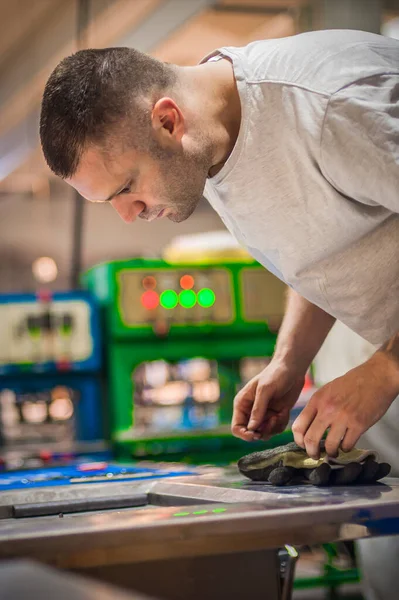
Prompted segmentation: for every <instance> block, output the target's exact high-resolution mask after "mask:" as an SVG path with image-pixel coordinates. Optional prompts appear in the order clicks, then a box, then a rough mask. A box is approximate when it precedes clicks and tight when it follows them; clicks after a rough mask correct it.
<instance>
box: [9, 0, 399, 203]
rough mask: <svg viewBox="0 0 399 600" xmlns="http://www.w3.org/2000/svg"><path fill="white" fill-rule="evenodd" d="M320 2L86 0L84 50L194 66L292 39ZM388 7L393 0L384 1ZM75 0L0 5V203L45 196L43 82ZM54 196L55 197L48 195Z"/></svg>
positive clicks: (69, 37)
mask: <svg viewBox="0 0 399 600" xmlns="http://www.w3.org/2000/svg"><path fill="white" fill-rule="evenodd" d="M319 1H320V0H91V2H90V3H89V15H88V16H89V18H88V23H89V24H88V26H87V28H86V29H85V30H84V31H83V32H82V33H81V40H82V42H81V43H82V44H83V46H84V47H105V46H134V47H135V48H138V49H139V50H142V51H145V52H149V53H151V54H153V55H154V56H156V57H157V58H159V59H161V60H165V61H168V62H173V63H177V64H181V65H193V64H196V63H197V62H198V61H199V60H200V59H201V58H202V57H203V56H204V55H206V54H207V53H208V52H210V51H211V50H213V49H214V48H217V47H218V46H223V45H226V44H228V45H245V44H247V43H248V42H250V41H252V40H255V39H260V38H276V37H284V36H287V35H292V34H294V33H295V32H298V31H300V30H302V29H303V23H304V21H305V20H306V19H308V22H309V10H310V9H311V7H313V6H314V5H315V4H317V3H318V2H319ZM388 2H389V5H390V6H391V7H392V9H394V8H396V4H397V1H396V0H388ZM78 10H79V0H34V1H32V0H13V1H12V2H10V1H9V0H0V21H1V24H2V35H1V36H0V81H1V86H0V198H1V197H2V196H4V195H8V194H13V193H18V194H21V193H29V194H32V195H34V196H37V197H46V198H48V197H49V196H50V192H52V191H54V190H56V186H57V185H63V182H59V183H58V184H57V183H56V182H55V181H54V180H53V177H52V174H51V173H50V171H49V170H48V168H47V166H46V165H45V162H44V160H43V158H42V155H41V151H40V147H39V139H38V119H39V110H40V101H41V95H42V92H43V88H44V85H45V82H46V80H47V78H48V76H49V74H50V73H51V71H52V70H53V68H54V67H55V66H56V64H57V63H58V62H59V61H60V60H61V59H62V58H63V57H64V56H66V55H68V54H71V53H72V52H74V51H75V50H77V48H78V44H77V35H78V34H77V32H78ZM51 195H53V194H51Z"/></svg>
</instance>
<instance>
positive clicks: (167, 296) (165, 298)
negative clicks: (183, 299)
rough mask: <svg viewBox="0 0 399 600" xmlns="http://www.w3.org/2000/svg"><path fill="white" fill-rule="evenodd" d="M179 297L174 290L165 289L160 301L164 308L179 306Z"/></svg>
mask: <svg viewBox="0 0 399 600" xmlns="http://www.w3.org/2000/svg"><path fill="white" fill-rule="evenodd" d="M178 301H179V299H178V296H177V294H176V292H174V291H173V290H165V291H164V292H162V294H161V297H160V299H159V302H160V304H161V306H163V308H168V309H171V308H175V307H176V306H177V303H178Z"/></svg>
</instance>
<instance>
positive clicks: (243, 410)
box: [231, 386, 255, 439]
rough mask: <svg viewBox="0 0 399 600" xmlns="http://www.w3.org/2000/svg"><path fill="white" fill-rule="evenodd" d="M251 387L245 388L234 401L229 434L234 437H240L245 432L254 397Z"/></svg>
mask: <svg viewBox="0 0 399 600" xmlns="http://www.w3.org/2000/svg"><path fill="white" fill-rule="evenodd" d="M253 387H254V386H245V388H243V389H242V390H241V391H240V392H239V393H238V394H237V396H236V397H235V399H234V408H233V417H232V420H231V432H232V434H233V435H235V436H236V437H242V435H243V434H244V433H245V432H246V431H247V426H248V421H249V417H250V415H251V409H252V403H253V397H254V395H255V390H252V388H253ZM243 439H244V438H243Z"/></svg>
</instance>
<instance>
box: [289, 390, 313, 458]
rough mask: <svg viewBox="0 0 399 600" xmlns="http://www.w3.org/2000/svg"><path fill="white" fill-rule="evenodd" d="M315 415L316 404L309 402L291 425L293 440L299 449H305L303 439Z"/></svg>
mask: <svg viewBox="0 0 399 600" xmlns="http://www.w3.org/2000/svg"><path fill="white" fill-rule="evenodd" d="M316 415H317V408H316V404H315V403H314V402H312V401H311V400H310V402H309V404H308V405H307V406H305V408H304V409H303V410H302V411H301V413H300V415H299V416H298V417H297V418H296V419H295V421H294V422H293V424H292V433H293V434H294V440H295V442H296V443H297V444H298V446H300V447H301V448H305V442H304V437H305V433H306V432H307V430H308V429H309V427H310V425H311V423H312V422H313V420H314V418H315V417H316Z"/></svg>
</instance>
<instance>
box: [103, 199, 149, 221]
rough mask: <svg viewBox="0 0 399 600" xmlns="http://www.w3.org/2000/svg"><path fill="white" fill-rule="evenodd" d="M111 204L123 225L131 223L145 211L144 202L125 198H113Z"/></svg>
mask: <svg viewBox="0 0 399 600" xmlns="http://www.w3.org/2000/svg"><path fill="white" fill-rule="evenodd" d="M111 204H112V206H113V208H114V209H115V210H116V212H117V213H118V215H119V216H120V217H121V218H122V219H123V220H124V221H125V223H133V221H135V220H136V219H137V217H138V216H139V214H140V213H141V212H143V210H144V209H145V204H144V202H141V201H140V200H132V199H131V198H127V197H126V198H123V197H120V198H114V199H113V200H111Z"/></svg>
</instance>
